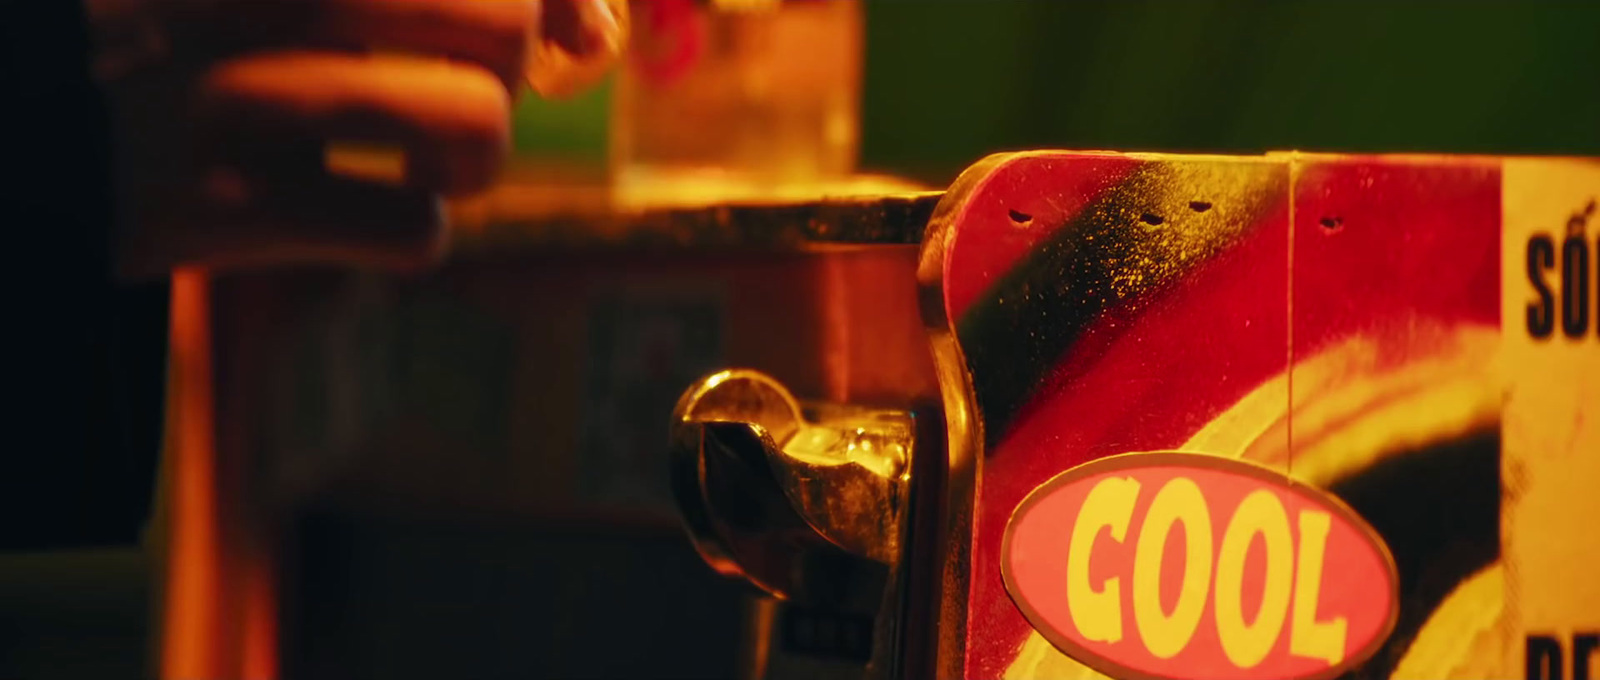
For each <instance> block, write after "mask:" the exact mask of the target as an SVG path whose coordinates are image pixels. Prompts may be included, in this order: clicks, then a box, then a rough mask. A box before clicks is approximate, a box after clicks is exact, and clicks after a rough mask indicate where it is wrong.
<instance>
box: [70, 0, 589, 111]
mask: <svg viewBox="0 0 1600 680" xmlns="http://www.w3.org/2000/svg"><path fill="white" fill-rule="evenodd" d="M98 1H99V2H100V3H101V4H104V3H105V2H106V1H107V0H98ZM565 1H571V0H565ZM540 8H541V3H540V2H539V0H251V1H245V2H219V1H217V0H168V1H167V2H166V3H165V4H164V5H162V11H161V12H160V13H159V21H158V22H157V25H158V26H160V27H161V28H160V32H161V33H162V35H163V36H164V38H163V42H165V43H169V46H168V51H169V52H170V53H171V54H172V56H173V58H175V59H177V60H178V61H180V62H183V63H198V64H204V63H209V62H212V61H217V60H225V59H229V58H231V57H235V56H238V55H240V54H247V53H251V52H264V51H278V50H305V49H314V50H333V51H346V52H369V51H389V52H402V53H410V54H416V55H419V56H434V57H443V58H447V59H451V60H455V61H462V62H466V63H471V64H476V65H478V66H480V67H482V68H484V69H486V70H488V71H490V72H491V73H494V74H495V75H497V76H499V78H500V80H501V82H502V83H504V84H505V86H506V87H507V89H508V90H512V91H515V89H516V88H517V87H518V85H519V83H520V79H521V72H522V68H523V66H524V64H525V63H526V62H527V59H528V57H529V55H530V53H531V50H532V46H533V43H534V41H535V39H536V38H537V36H538V34H539V33H538V32H539V26H540V21H541V18H542V12H541V9H540Z"/></svg>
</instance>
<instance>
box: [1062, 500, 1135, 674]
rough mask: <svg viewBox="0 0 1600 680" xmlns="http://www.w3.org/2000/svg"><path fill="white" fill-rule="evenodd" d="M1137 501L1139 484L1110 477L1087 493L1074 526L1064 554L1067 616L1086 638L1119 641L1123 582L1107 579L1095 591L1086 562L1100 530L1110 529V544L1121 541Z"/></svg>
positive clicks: (1097, 640)
mask: <svg viewBox="0 0 1600 680" xmlns="http://www.w3.org/2000/svg"><path fill="white" fill-rule="evenodd" d="M1138 499H1139V482H1137V481H1135V480H1134V479H1133V478H1132V477H1109V478H1107V479H1104V480H1102V481H1101V482H1100V483H1098V484H1095V485H1094V488H1093V489H1090V490H1089V495H1088V496H1087V497H1086V498H1084V499H1083V508H1082V509H1080V510H1079V511H1078V519H1077V521H1075V522H1073V525H1072V539H1071V542H1070V543H1069V544H1068V551H1067V611H1068V612H1070V613H1071V614H1072V623H1073V625H1075V626H1077V627H1078V632H1079V633H1080V634H1082V635H1083V637H1084V639H1087V640H1093V641H1095V642H1116V641H1118V640H1121V639H1122V589H1121V583H1120V582H1121V580H1122V579H1120V578H1117V577H1114V576H1113V577H1111V578H1108V579H1106V583H1105V587H1104V588H1102V589H1101V590H1098V591H1097V590H1095V589H1094V585H1092V584H1090V583H1089V558H1090V557H1092V554H1091V553H1092V552H1093V550H1094V539H1095V538H1096V537H1097V536H1099V535H1100V530H1101V529H1102V528H1104V529H1108V530H1110V532H1111V538H1112V540H1115V541H1116V542H1118V543H1121V542H1122V539H1123V537H1124V536H1126V535H1127V533H1128V520H1129V519H1130V518H1132V516H1133V504H1134V501H1136V500H1138Z"/></svg>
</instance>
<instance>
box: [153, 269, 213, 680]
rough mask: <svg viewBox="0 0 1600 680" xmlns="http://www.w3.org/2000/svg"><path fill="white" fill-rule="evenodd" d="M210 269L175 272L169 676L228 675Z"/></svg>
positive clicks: (165, 671)
mask: <svg viewBox="0 0 1600 680" xmlns="http://www.w3.org/2000/svg"><path fill="white" fill-rule="evenodd" d="M207 293H208V291H207V289H206V279H205V276H204V274H202V273H200V272H198V271H179V272H175V273H174V274H173V276H172V312H171V314H172V328H171V343H172V359H171V360H172V380H173V385H172V388H171V389H173V390H174V391H175V399H174V400H173V402H172V405H173V406H174V407H175V408H177V409H178V414H177V417H176V418H175V419H174V422H175V423H176V428H175V430H176V431H175V432H173V433H172V434H173V439H174V441H173V446H172V448H171V449H170V452H171V455H172V456H173V458H174V460H173V461H172V463H173V464H172V486H171V489H172V491H171V493H172V499H171V500H172V506H171V507H172V512H171V517H172V519H171V522H172V529H171V534H170V538H169V547H168V550H169V555H168V562H167V588H166V597H167V601H166V622H165V630H164V632H163V637H162V650H161V677H162V678H164V679H165V680H198V679H200V678H221V677H224V673H223V670H224V669H223V668H222V655H221V654H220V651H221V650H220V649H219V647H220V645H218V644H217V642H218V640H217V639H216V635H215V634H216V633H217V632H218V631H219V630H220V629H221V627H222V625H221V624H222V616H221V604H222V600H223V598H222V597H221V596H222V592H221V590H222V589H221V587H220V586H221V581H222V579H221V571H222V569H221V566H222V559H221V545H220V544H219V541H218V535H219V532H218V527H217V520H218V517H217V498H216V485H215V481H216V466H215V460H214V456H213V453H214V452H215V450H216V447H215V436H214V435H215V433H214V431H213V429H212V422H213V420H212V416H213V413H212V398H211V397H212V393H211V346H210V343H211V337H210V306H209V300H208V295H207Z"/></svg>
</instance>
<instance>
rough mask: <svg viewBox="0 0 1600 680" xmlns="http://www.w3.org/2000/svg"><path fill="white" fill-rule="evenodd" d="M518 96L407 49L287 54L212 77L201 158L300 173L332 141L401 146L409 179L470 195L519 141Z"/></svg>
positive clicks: (488, 78)
mask: <svg viewBox="0 0 1600 680" xmlns="http://www.w3.org/2000/svg"><path fill="white" fill-rule="evenodd" d="M510 107H511V100H510V97H509V95H508V94H507V92H506V90H505V88H504V87H503V86H501V84H500V83H499V81H498V80H497V79H496V77H495V76H494V75H492V74H490V73H489V72H487V71H485V70H483V69H481V68H478V67H476V66H472V65H467V64H461V63H453V62H448V61H441V60H430V59H422V58H417V57H411V56H405V55H355V54H344V53H327V52H324V53H318V52H281V53H267V54H257V55H250V56H245V57H240V58H237V59H234V60H231V61H228V62H225V63H223V64H221V65H220V66H218V67H216V68H214V69H212V70H211V71H210V72H208V73H207V74H206V75H205V76H203V77H202V78H201V81H200V83H199V87H198V103H197V111H196V116H195V123H196V125H197V131H196V138H197V140H198V145H197V149H196V152H197V153H198V154H199V155H200V158H199V160H200V162H201V163H202V164H211V165H227V166H232V167H236V168H240V169H241V170H244V171H245V172H247V173H250V174H259V175H264V176H267V177H272V176H279V177H294V176H297V175H302V174H304V173H306V172H311V171H320V168H312V167H306V165H307V163H308V162H309V161H310V160H311V159H316V160H318V161H320V158H321V155H320V154H321V149H322V146H323V145H324V144H325V143H328V142H341V141H345V142H366V143H385V144H393V145H396V146H398V147H399V148H400V150H401V151H402V152H403V153H404V156H405V177H406V181H407V183H408V184H409V185H411V186H413V187H416V188H421V189H429V190H434V191H439V192H442V193H446V194H459V193H466V192H472V191H477V190H479V189H482V188H484V187H486V186H488V185H489V183H490V182H492V181H493V179H494V176H495V174H496V172H497V171H498V169H499V167H500V163H501V161H502V159H503V158H504V156H505V154H506V153H507V151H508V148H509V145H510Z"/></svg>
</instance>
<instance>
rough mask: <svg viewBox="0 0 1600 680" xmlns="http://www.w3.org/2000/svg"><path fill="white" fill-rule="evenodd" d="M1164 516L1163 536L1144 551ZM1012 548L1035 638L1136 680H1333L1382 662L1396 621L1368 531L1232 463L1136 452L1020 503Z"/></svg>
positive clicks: (1395, 602) (1004, 572)
mask: <svg viewBox="0 0 1600 680" xmlns="http://www.w3.org/2000/svg"><path fill="white" fill-rule="evenodd" d="M1107 482H1110V483H1109V484H1108V483H1107ZM1262 491H1265V492H1267V493H1266V494H1262V493H1259V492H1262ZM1091 495H1094V498H1093V499H1091V498H1090V496H1091ZM1091 501H1092V502H1093V503H1094V507H1093V508H1091V511H1092V512H1095V513H1097V514H1096V515H1095V518H1093V519H1090V520H1087V521H1088V524H1087V525H1086V524H1085V521H1086V520H1084V518H1083V515H1084V514H1085V512H1084V511H1085V507H1086V506H1087V505H1089V503H1090V502H1091ZM1246 501H1248V502H1249V506H1248V507H1246ZM1241 510H1244V512H1241ZM1152 511H1154V512H1152ZM1152 515H1154V516H1155V520H1154V522H1155V523H1158V524H1160V526H1158V527H1154V528H1153V529H1152V530H1153V531H1156V532H1158V534H1157V536H1158V537H1157V538H1156V539H1153V540H1141V539H1142V537H1143V532H1144V530H1145V528H1146V526H1147V525H1151V524H1152V522H1151V516H1152ZM1235 524H1237V525H1239V526H1237V527H1234V526H1233V525H1235ZM1191 525H1197V526H1196V528H1197V529H1199V528H1208V529H1209V531H1195V530H1191V528H1190V527H1191ZM1086 526H1087V527H1088V528H1085V527H1086ZM1180 527H1181V529H1180ZM1063 529H1064V530H1063ZM1180 532H1181V535H1180V536H1177V537H1176V538H1179V539H1180V540H1174V539H1175V536H1174V535H1179V534H1180ZM1191 535H1193V538H1191ZM1206 536H1209V537H1210V540H1209V541H1207V540H1205V537H1206ZM1074 543H1076V544H1077V545H1078V547H1079V549H1080V550H1081V553H1080V554H1081V555H1082V557H1081V558H1080V557H1075V556H1074V555H1073V552H1074V551H1073V549H1072V546H1073V544H1074ZM1229 547H1231V548H1232V549H1231V550H1226V551H1225V550H1223V548H1229ZM1000 550H1001V559H1000V572H1001V577H1002V579H1003V580H1004V582H1005V587H1006V592H1007V594H1008V595H1010V597H1011V600H1012V602H1013V603H1014V604H1015V605H1016V606H1017V608H1018V609H1019V610H1021V612H1022V615H1023V617H1024V618H1026V619H1027V621H1028V623H1029V624H1030V625H1031V626H1032V627H1033V629H1034V630H1035V631H1037V632H1038V633H1039V634H1040V635H1042V636H1043V637H1044V638H1045V639H1046V640H1048V641H1049V642H1050V643H1051V644H1052V645H1054V646H1055V647H1056V648H1057V649H1059V650H1060V651H1062V652H1063V653H1065V654H1066V655H1068V656H1070V657H1072V658H1073V659H1075V660H1077V661H1079V662H1080V663H1083V664H1084V665H1087V666H1089V667H1090V668H1093V669H1095V670H1096V671H1099V672H1101V673H1103V674H1106V675H1109V676H1112V677H1117V678H1124V679H1126V680H1221V679H1224V678H1225V679H1227V680H1326V679H1328V678H1332V677H1335V676H1338V675H1340V674H1342V673H1344V672H1346V671H1348V670H1350V669H1352V668H1354V667H1356V666H1359V665H1360V664H1362V663H1364V662H1365V661H1367V660H1368V659H1370V658H1371V657H1372V656H1373V655H1374V654H1376V653H1377V651H1378V650H1379V649H1381V648H1382V646H1383V644H1384V643H1385V642H1386V641H1387V640H1388V638H1389V636H1390V634H1391V633H1393V631H1394V628H1395V624H1396V622H1397V620H1398V618H1399V601H1400V599H1399V596H1400V593H1399V581H1400V579H1399V572H1398V570H1397V568H1396V566H1395V563H1394V557H1393V555H1392V554H1391V553H1390V551H1389V547H1388V545H1387V544H1385V542H1384V541H1383V538H1382V537H1381V536H1379V535H1378V533H1377V531H1376V530H1375V529H1373V528H1372V526H1371V525H1369V524H1368V523H1367V522H1366V520H1365V519H1363V518H1362V517H1361V516H1360V515H1359V514H1357V513H1356V512H1355V510H1354V509H1352V508H1351V507H1350V506H1349V505H1347V504H1345V503H1344V501H1342V500H1341V499H1339V498H1338V497H1336V496H1334V495H1333V494H1331V493H1329V492H1328V491H1325V490H1323V489H1320V488H1317V487H1314V486H1310V485H1307V484H1302V483H1299V482H1296V481H1294V480H1293V479H1292V478H1290V477H1287V476H1285V475H1283V474H1282V473H1280V472H1278V471H1276V470H1272V469H1269V468H1266V467H1262V466H1260V465H1256V464H1254V463H1250V462H1246V461H1241V460H1236V459H1232V458H1223V457H1220V456H1213V455H1208V454H1198V453H1184V452H1168V451H1162V452H1148V453H1127V454H1121V455H1117V456H1110V457H1107V458H1102V459H1099V460H1096V461H1093V462H1090V463H1086V464H1084V465H1080V466H1078V467H1075V468H1072V469H1070V470H1067V471H1065V472H1062V473H1061V474H1058V475H1056V476H1055V477H1053V478H1051V479H1050V480H1049V481H1047V482H1045V483H1044V484H1041V485H1040V486H1039V487H1037V488H1035V489H1034V490H1033V491H1032V492H1031V493H1029V494H1028V496H1027V497H1026V498H1024V499H1023V500H1022V502H1021V503H1019V504H1018V505H1017V507H1016V509H1015V510H1014V511H1013V512H1012V515H1011V519H1010V520H1009V521H1008V522H1007V524H1006V529H1005V534H1004V536H1003V538H1002V540H1001V548H1000ZM1201 552H1204V554H1203V555H1197V553H1201ZM1224 552H1227V553H1229V554H1226V555H1224V554H1223V553H1224ZM1174 555H1176V556H1177V558H1176V559H1174V558H1173V556H1174ZM1197 556H1203V557H1204V560H1202V561H1197V560H1196V559H1195V558H1196V557H1197ZM1253 558H1254V559H1253ZM1307 558H1315V563H1313V560H1312V559H1307ZM1202 562H1203V564H1202ZM1173 563H1176V564H1175V565H1174V564H1173ZM1252 566H1253V567H1254V568H1252ZM1329 567H1332V568H1331V569H1330V568H1329ZM1197 574H1198V575H1199V576H1197ZM1252 576H1254V577H1255V578H1253V579H1252V578H1251V577H1252ZM1202 577H1203V578H1202ZM1197 583H1198V584H1200V585H1196V584H1197ZM1136 591H1137V592H1136ZM1219 591H1221V592H1220V593H1219ZM1074 595H1076V597H1074ZM1219 595H1222V596H1223V597H1220V598H1219ZM1224 603H1225V604H1224ZM1252 611H1253V612H1254V617H1253V620H1252V615H1251V612H1252ZM1224 619H1226V621H1224ZM1263 619H1265V621H1263ZM1085 628H1088V630H1085ZM1241 663H1243V664H1246V665H1245V666H1241V665H1240V664H1241Z"/></svg>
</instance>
